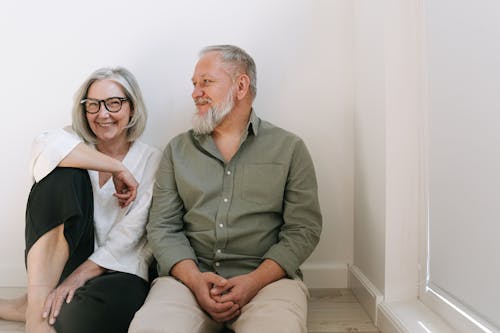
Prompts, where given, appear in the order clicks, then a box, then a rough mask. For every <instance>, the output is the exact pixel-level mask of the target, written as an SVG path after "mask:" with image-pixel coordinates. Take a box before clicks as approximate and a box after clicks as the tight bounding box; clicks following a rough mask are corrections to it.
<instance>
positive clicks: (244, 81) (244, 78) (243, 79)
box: [236, 74, 250, 100]
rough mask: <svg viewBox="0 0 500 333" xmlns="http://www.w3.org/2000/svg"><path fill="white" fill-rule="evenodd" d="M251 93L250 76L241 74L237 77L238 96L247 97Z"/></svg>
mask: <svg viewBox="0 0 500 333" xmlns="http://www.w3.org/2000/svg"><path fill="white" fill-rule="evenodd" d="M249 93H250V78H249V77H248V75H246V74H240V75H239V76H238V77H237V78H236V98H238V99H239V100H241V99H243V98H245V97H246V96H247V95H248V94H249Z"/></svg>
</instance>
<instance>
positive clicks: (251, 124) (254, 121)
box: [247, 108, 260, 136]
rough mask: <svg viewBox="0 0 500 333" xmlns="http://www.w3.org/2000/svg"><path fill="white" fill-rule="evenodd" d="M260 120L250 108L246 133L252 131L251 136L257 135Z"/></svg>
mask: <svg viewBox="0 0 500 333" xmlns="http://www.w3.org/2000/svg"><path fill="white" fill-rule="evenodd" d="M259 125H260V119H259V117H257V114H256V113H255V111H254V110H253V108H252V111H251V112H250V119H249V120H248V125H247V132H250V131H252V133H253V135H255V136H257V135H258V134H259Z"/></svg>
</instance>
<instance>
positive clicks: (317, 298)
mask: <svg viewBox="0 0 500 333" xmlns="http://www.w3.org/2000/svg"><path fill="white" fill-rule="evenodd" d="M23 292H24V289H23V288H0V298H11V297H15V296H18V295H21V294H22V293H23ZM308 328H309V333H344V332H349V333H352V332H358V333H379V331H378V330H377V328H376V327H375V326H374V325H373V323H372V322H371V321H370V318H369V317H368V316H367V314H366V313H365V312H364V311H363V308H362V307H361V306H360V305H359V303H358V302H357V300H356V298H355V297H354V296H353V294H352V292H351V291H350V290H349V289H312V290H311V300H310V303H309V315H308ZM19 332H24V325H23V324H22V323H17V322H9V321H4V320H0V333H19Z"/></svg>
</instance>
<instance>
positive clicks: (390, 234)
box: [354, 0, 422, 301]
mask: <svg viewBox="0 0 500 333" xmlns="http://www.w3.org/2000/svg"><path fill="white" fill-rule="evenodd" d="M355 13H356V20H355V22H356V24H355V56H356V65H355V68H356V69H357V71H356V82H355V87H356V88H355V91H356V93H355V94H356V97H355V100H356V108H355V111H354V114H355V121H354V123H355V133H354V136H355V176H354V177H355V184H356V185H355V194H354V207H355V213H354V215H355V218H354V265H355V267H356V269H357V270H358V272H360V274H362V275H363V276H364V278H365V279H366V280H368V281H369V282H371V284H372V285H373V286H374V288H375V289H376V291H377V292H379V293H381V294H382V295H383V296H384V299H385V301H397V300H408V299H413V298H416V297H417V294H418V270H417V269H418V249H419V247H418V245H419V243H418V239H419V235H418V226H419V217H420V216H419V207H420V206H419V204H420V203H419V201H418V200H419V197H418V195H419V190H420V189H419V184H420V182H419V178H418V177H419V172H420V149H421V147H420V143H421V139H422V138H421V137H420V135H421V128H422V77H421V74H422V67H421V66H422V64H421V54H422V50H421V38H422V31H421V21H420V19H421V15H420V13H421V8H420V1H419V0H405V1H401V0H383V1H377V2H376V3H375V2H374V1H370V0H357V1H356V5H355Z"/></svg>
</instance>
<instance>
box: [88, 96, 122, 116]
mask: <svg viewBox="0 0 500 333" xmlns="http://www.w3.org/2000/svg"><path fill="white" fill-rule="evenodd" d="M126 101H128V98H126V97H110V98H106V99H95V98H85V99H82V100H81V101H80V104H83V107H84V108H85V111H86V112H87V113H97V112H99V109H100V108H101V103H104V107H105V108H106V110H108V111H109V112H118V111H120V110H121V109H122V104H123V102H126Z"/></svg>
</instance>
